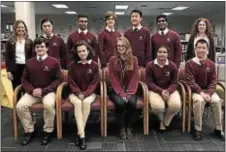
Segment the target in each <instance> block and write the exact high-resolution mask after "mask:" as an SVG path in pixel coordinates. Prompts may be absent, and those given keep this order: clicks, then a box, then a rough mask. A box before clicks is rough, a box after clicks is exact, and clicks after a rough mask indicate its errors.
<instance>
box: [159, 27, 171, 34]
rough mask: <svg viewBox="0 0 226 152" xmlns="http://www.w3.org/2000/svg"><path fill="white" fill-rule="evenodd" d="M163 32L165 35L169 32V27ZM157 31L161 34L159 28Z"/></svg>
mask: <svg viewBox="0 0 226 152" xmlns="http://www.w3.org/2000/svg"><path fill="white" fill-rule="evenodd" d="M163 32H164V35H166V34H167V33H168V32H169V29H168V28H166V29H165V30H164V31H163ZM158 33H159V35H162V31H161V30H159V31H158Z"/></svg>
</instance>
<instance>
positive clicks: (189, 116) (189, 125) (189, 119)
mask: <svg viewBox="0 0 226 152" xmlns="http://www.w3.org/2000/svg"><path fill="white" fill-rule="evenodd" d="M191 113H192V107H191V102H189V103H188V132H190V131H191Z"/></svg>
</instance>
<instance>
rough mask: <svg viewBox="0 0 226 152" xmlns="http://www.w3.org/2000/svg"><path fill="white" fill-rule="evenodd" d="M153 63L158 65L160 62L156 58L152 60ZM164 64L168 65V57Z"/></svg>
mask: <svg viewBox="0 0 226 152" xmlns="http://www.w3.org/2000/svg"><path fill="white" fill-rule="evenodd" d="M154 64H157V65H159V66H160V64H159V63H158V60H157V59H155V60H154ZM165 65H169V60H168V59H167V60H166V63H165Z"/></svg>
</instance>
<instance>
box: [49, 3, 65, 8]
mask: <svg viewBox="0 0 226 152" xmlns="http://www.w3.org/2000/svg"><path fill="white" fill-rule="evenodd" d="M52 6H53V7H56V8H68V6H67V5H65V4H52Z"/></svg>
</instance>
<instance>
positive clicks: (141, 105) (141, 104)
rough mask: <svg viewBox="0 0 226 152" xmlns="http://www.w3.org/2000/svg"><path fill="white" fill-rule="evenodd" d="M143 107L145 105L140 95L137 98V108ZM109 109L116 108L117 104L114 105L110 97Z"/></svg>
mask: <svg viewBox="0 0 226 152" xmlns="http://www.w3.org/2000/svg"><path fill="white" fill-rule="evenodd" d="M143 107H144V102H143V99H142V98H141V97H138V100H137V109H142V108H143ZM107 109H108V110H114V109H115V105H114V103H113V102H112V101H111V100H110V99H108V103H107Z"/></svg>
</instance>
